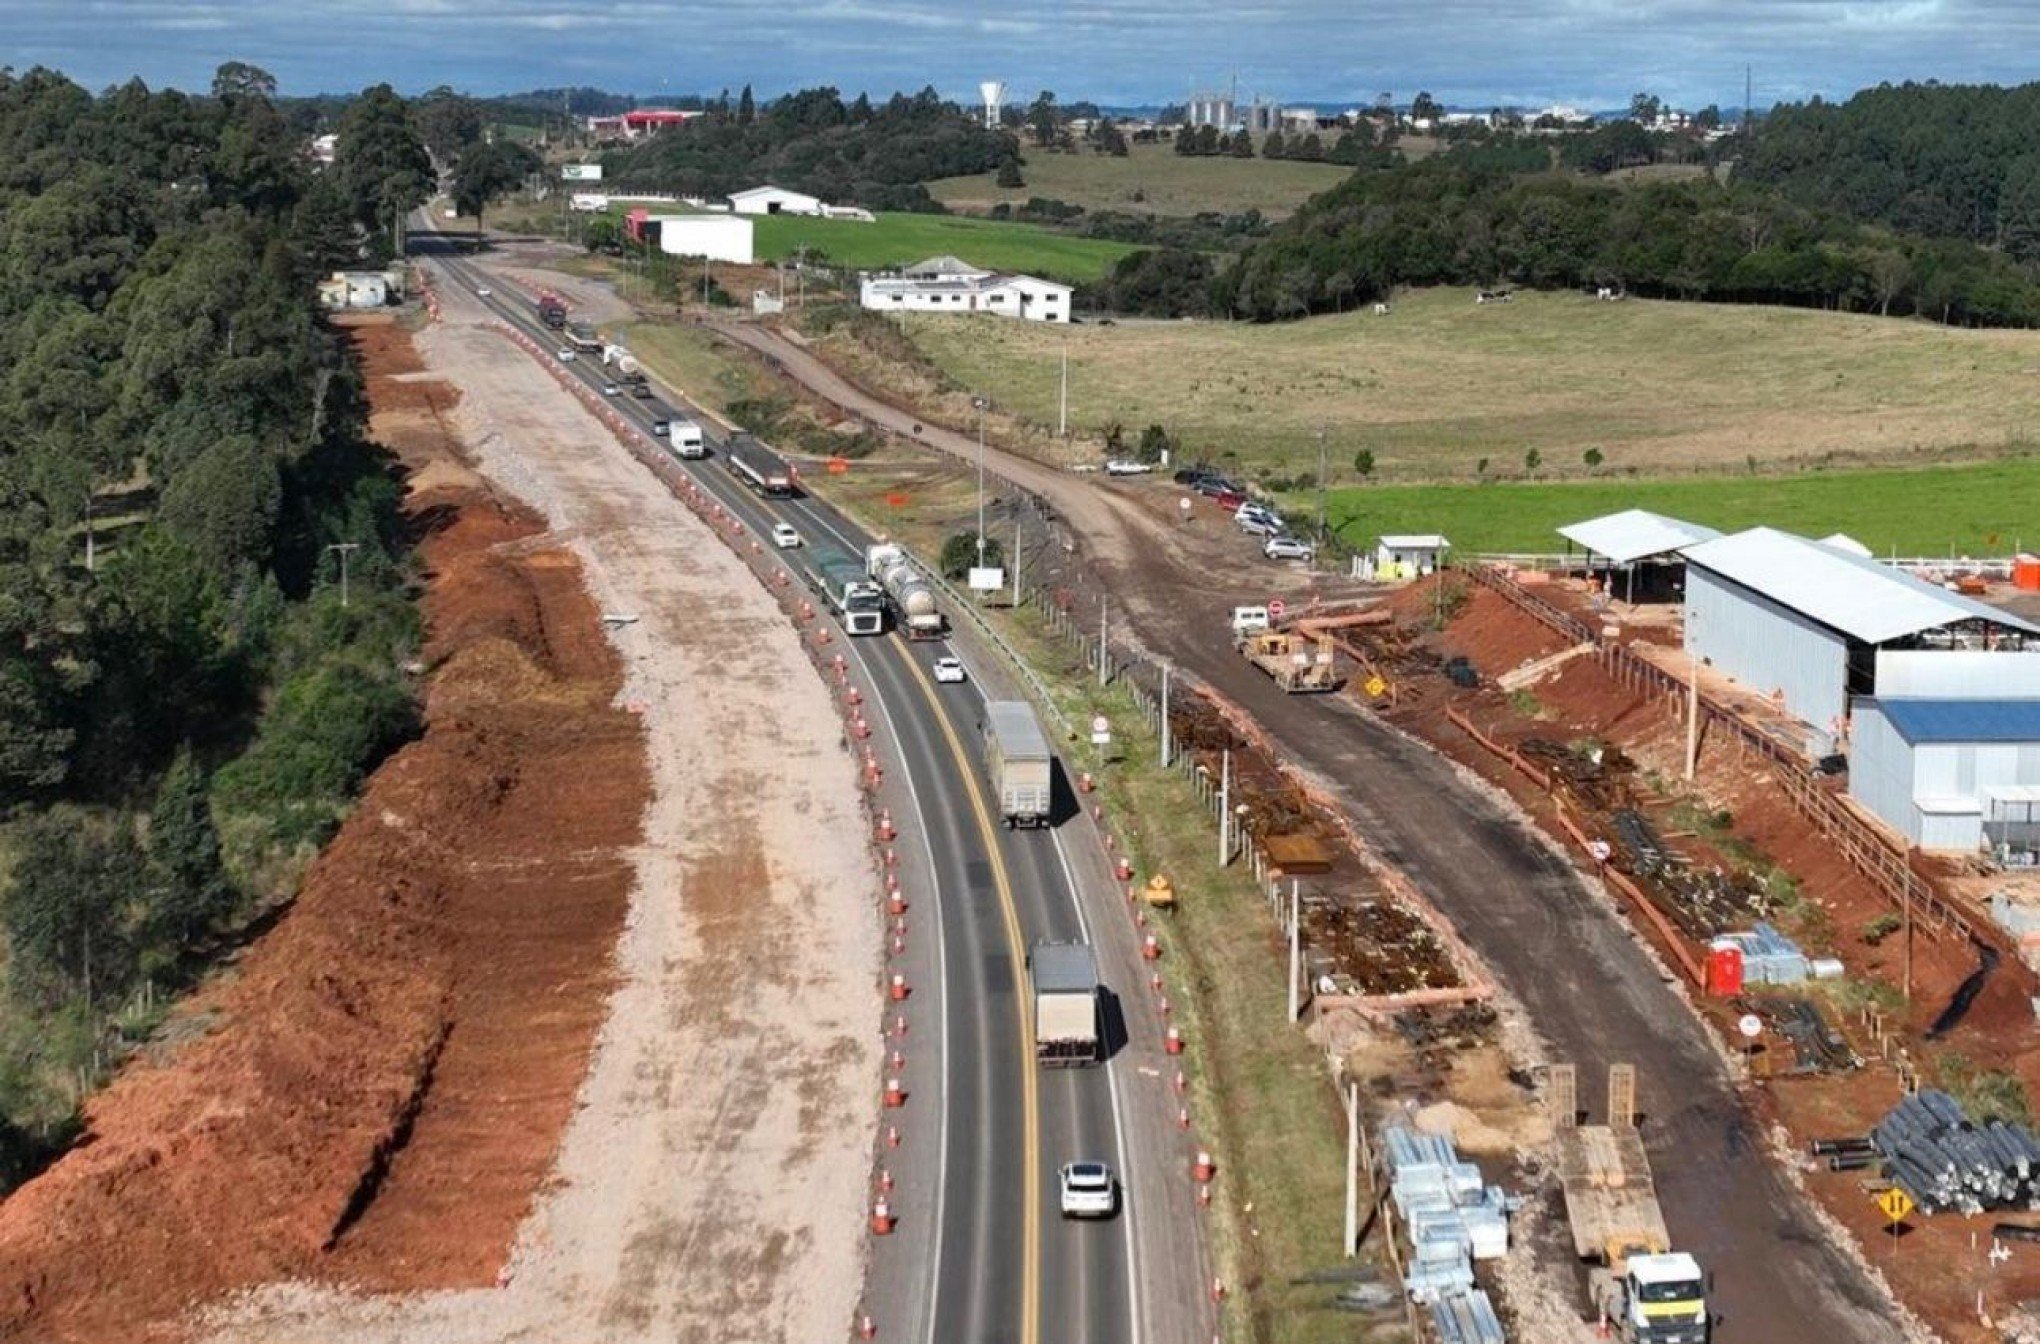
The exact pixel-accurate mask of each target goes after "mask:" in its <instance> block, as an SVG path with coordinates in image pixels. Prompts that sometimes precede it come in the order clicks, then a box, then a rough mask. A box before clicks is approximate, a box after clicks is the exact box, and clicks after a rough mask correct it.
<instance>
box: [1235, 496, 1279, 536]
mask: <svg viewBox="0 0 2040 1344" xmlns="http://www.w3.org/2000/svg"><path fill="white" fill-rule="evenodd" d="M1234 516H1235V517H1236V518H1237V519H1239V522H1240V526H1242V527H1244V526H1246V524H1247V520H1248V519H1252V520H1253V521H1255V522H1257V523H1266V524H1267V525H1268V530H1269V532H1270V533H1271V534H1273V533H1276V532H1282V531H1286V530H1287V524H1285V523H1284V522H1283V521H1282V515H1281V514H1279V513H1277V512H1275V510H1273V509H1271V508H1269V507H1268V506H1267V505H1266V504H1256V503H1255V502H1254V501H1253V500H1251V499H1250V500H1248V501H1247V502H1246V503H1244V504H1242V505H1240V507H1239V512H1238V513H1237V514H1235V515H1234Z"/></svg>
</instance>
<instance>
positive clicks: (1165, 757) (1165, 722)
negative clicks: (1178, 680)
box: [1162, 663, 1173, 770]
mask: <svg viewBox="0 0 2040 1344" xmlns="http://www.w3.org/2000/svg"><path fill="white" fill-rule="evenodd" d="M1171 745H1172V744H1171V743H1170V741H1169V665H1168V664H1167V663H1163V664H1162V769H1164V770H1166V769H1168V768H1169V757H1170V756H1171V755H1172V754H1173V753H1172V752H1171V751H1170V750H1169V748H1170V746H1171Z"/></svg>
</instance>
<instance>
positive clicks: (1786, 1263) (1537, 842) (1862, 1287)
mask: <svg viewBox="0 0 2040 1344" xmlns="http://www.w3.org/2000/svg"><path fill="white" fill-rule="evenodd" d="M713 325H714V327H715V329H716V330H717V331H719V332H721V333H722V334H724V335H726V336H727V337H729V338H730V339H731V340H733V341H736V342H738V343H740V344H743V345H745V346H747V347H749V348H751V349H754V350H757V351H759V352H760V353H762V354H765V355H768V356H770V357H771V358H772V359H773V360H775V361H777V365H778V368H779V370H780V371H781V372H782V373H784V374H785V375H786V376H788V377H790V378H792V379H794V380H795V381H797V382H799V383H800V384H802V386H803V387H804V388H805V389H806V390H807V391H808V392H810V393H811V394H813V395H816V396H819V397H821V398H823V399H825V400H828V401H831V402H834V403H835V404H837V405H839V406H841V407H842V408H843V409H844V410H845V411H848V412H850V413H852V414H855V415H858V416H861V417H863V418H864V419H866V420H868V421H870V422H871V423H873V424H875V425H879V426H883V427H885V428H887V429H890V430H892V431H893V432H894V433H897V434H900V435H902V436H904V437H907V438H910V439H912V440H914V441H916V442H919V443H922V444H925V445H927V446H928V447H930V448H934V449H937V450H940V451H944V452H948V453H950V454H952V455H954V456H957V457H959V458H961V459H963V460H964V461H966V462H974V461H975V460H976V457H977V451H978V449H977V443H976V440H975V439H973V438H971V437H970V436H967V435H964V434H961V433H957V432H954V431H951V430H947V429H943V428H941V427H939V426H936V425H933V424H928V423H926V422H924V421H920V420H919V419H918V417H917V416H916V415H914V414H913V413H912V412H910V411H906V410H902V409H900V408H897V407H894V406H891V405H889V404H887V403H885V402H882V401H880V400H879V399H877V398H876V397H873V396H871V395H870V394H868V393H866V392H865V391H864V390H862V389H860V388H858V387H856V386H853V385H852V384H851V383H849V382H848V381H847V380H845V379H844V378H842V377H841V376H840V375H838V374H837V373H836V372H835V371H834V370H832V369H830V368H828V367H827V366H826V365H825V364H823V363H822V361H821V360H819V359H818V358H816V357H815V356H814V355H813V354H811V353H810V352H809V351H808V350H806V349H805V348H803V347H801V346H798V345H796V344H794V343H793V342H790V341H788V340H786V339H785V338H784V337H782V336H780V335H778V334H777V333H775V332H772V331H770V330H768V329H765V328H761V327H758V326H755V325H752V324H748V323H740V322H728V321H723V322H717V323H715V324H713ZM988 461H991V462H993V463H994V469H995V470H996V471H997V472H998V473H999V474H1001V475H1003V476H1005V477H1006V478H1008V479H1010V480H1011V481H1013V482H1014V483H1016V484H1018V485H1020V486H1021V487H1023V488H1025V489H1028V490H1032V491H1034V492H1036V493H1038V494H1040V495H1042V496H1044V497H1045V498H1047V499H1048V500H1050V501H1051V503H1052V504H1053V505H1054V507H1055V508H1056V510H1057V511H1058V512H1060V513H1061V515H1062V516H1063V518H1064V520H1065V521H1066V522H1067V523H1068V525H1069V526H1070V528H1071V529H1072V530H1073V531H1074V532H1075V533H1076V534H1077V535H1078V536H1079V537H1080V538H1081V540H1082V544H1083V546H1084V547H1085V548H1086V549H1087V550H1089V551H1090V552H1091V553H1092V556H1093V563H1094V565H1095V566H1096V569H1097V570H1098V572H1099V578H1100V580H1101V587H1102V588H1104V589H1105V590H1107V591H1109V592H1110V593H1111V595H1112V598H1113V600H1114V602H1115V603H1116V604H1118V605H1119V606H1120V607H1121V609H1122V610H1123V611H1124V613H1125V616H1126V619H1127V620H1128V621H1130V623H1131V625H1132V627H1133V629H1134V630H1135V632H1136V633H1137V635H1138V637H1139V639H1140V640H1141V642H1143V643H1144V644H1145V645H1146V647H1147V648H1148V649H1149V650H1150V651H1151V652H1153V653H1154V654H1156V655H1158V656H1160V657H1163V658H1166V659H1169V660H1170V661H1172V662H1174V663H1175V664H1176V665H1177V666H1178V667H1182V668H1186V669H1188V670H1189V671H1191V672H1192V673H1194V674H1195V675H1196V676H1198V677H1199V678H1201V679H1203V680H1204V681H1205V682H1206V683H1208V684H1209V685H1211V686H1212V687H1213V688H1215V689H1216V690H1218V691H1219V692H1220V693H1221V694H1223V695H1225V696H1227V697H1229V698H1230V699H1232V700H1233V701H1234V702H1235V703H1236V704H1239V705H1241V706H1243V707H1244V708H1245V709H1247V710H1248V711H1249V712H1250V713H1252V714H1253V715H1254V716H1255V718H1256V719H1257V720H1258V721H1259V722H1260V723H1261V724H1262V726H1263V727H1264V728H1265V729H1266V730H1267V731H1268V732H1269V733H1270V735H1271V736H1272V737H1273V739H1274V740H1275V741H1276V742H1277V743H1278V744H1279V745H1280V746H1281V747H1282V749H1283V750H1284V751H1285V752H1287V753H1288V755H1289V759H1290V760H1291V762H1292V763H1293V764H1294V765H1295V766H1297V767H1298V768H1299V769H1301V770H1302V771H1304V772H1306V773H1307V774H1309V775H1310V776H1312V777H1313V780H1314V782H1315V783H1316V784H1317V785H1318V786H1319V787H1321V788H1323V789H1325V790H1326V792H1327V793H1328V794H1329V795H1330V796H1331V797H1332V798H1334V799H1335V800H1337V801H1338V802H1339V804H1340V805H1341V806H1342V808H1343V809H1344V810H1345V811H1346V813H1347V814H1348V815H1349V816H1350V817H1352V818H1353V820H1354V823H1355V825H1356V828H1357V830H1358V831H1359V833H1360V835H1361V836H1362V837H1363V838H1364V839H1365V840H1367V841H1368V842H1369V843H1370V844H1371V845H1373V846H1374V847H1375V848H1376V849H1377V850H1378V851H1379V852H1380V853H1381V854H1382V856H1383V857H1384V858H1385V859H1386V860H1387V861H1388V862H1390V863H1393V864H1395V865H1397V866H1399V867H1400V868H1402V869H1403V871H1404V872H1406V873H1407V874H1408V875H1409V876H1410V877H1411V878H1412V879H1414V880H1415V881H1416V882H1417V884H1418V885H1419V886H1420V887H1422V888H1423V890H1424V891H1425V892H1426V893H1427V894H1429V895H1430V897H1431V898H1432V900H1433V901H1434V903H1435V904H1436V905H1437V907H1438V908H1439V909H1440V910H1441V911H1443V912H1444V914H1445V915H1446V917H1447V918H1449V919H1450V920H1452V922H1453V924H1454V925H1455V926H1456V927H1457V928H1458V930H1459V931H1460V933H1461V934H1462V936H1463V937H1464V938H1465V939H1466V941H1467V943H1468V945H1469V946H1471V947H1472V948H1473V950H1474V951H1475V953H1476V954H1477V955H1479V956H1480V957H1481V958H1482V960H1483V961H1485V962H1486V964H1487V965H1488V967H1489V968H1490V969H1491V970H1492V972H1493V973H1494V976H1495V979H1496V981H1497V982H1498V983H1499V984H1500V985H1501V986H1502V988H1503V989H1504V990H1505V991H1506V992H1507V993H1509V994H1510V995H1512V996H1513V997H1514V998H1515V999H1516V1000H1517V1001H1518V1002H1519V1003H1520V1004H1521V1005H1522V1007H1523V1008H1524V1010H1525V1011H1526V1013H1527V1014H1528V1016H1529V1019H1530V1022H1531V1024H1532V1026H1533V1028H1534V1030H1535V1031H1536V1033H1537V1034H1538V1036H1539V1037H1540V1038H1541V1039H1542V1040H1543V1042H1544V1043H1545V1045H1546V1047H1547V1048H1548V1050H1549V1054H1550V1058H1552V1059H1553V1060H1571V1061H1574V1062H1576V1063H1578V1064H1579V1065H1580V1067H1581V1071H1582V1076H1583V1077H1585V1078H1588V1079H1593V1078H1596V1077H1598V1076H1599V1074H1600V1071H1601V1069H1602V1068H1603V1067H1604V1066H1605V1065H1606V1064H1608V1063H1610V1062H1615V1061H1621V1060H1628V1061H1632V1062H1634V1063H1635V1064H1636V1066H1637V1070H1638V1092H1639V1100H1640V1107H1641V1109H1642V1110H1643V1111H1644V1112H1645V1116H1644V1125H1645V1133H1646V1137H1647V1140H1648V1142H1649V1146H1650V1148H1651V1152H1652V1157H1653V1160H1654V1162H1655V1163H1656V1166H1657V1173H1658V1183H1659V1187H1660V1189H1661V1190H1662V1192H1663V1194H1664V1197H1665V1204H1666V1210H1667V1217H1668V1220H1669V1222H1670V1224H1671V1228H1672V1233H1673V1238H1674V1240H1675V1242H1676V1243H1677V1244H1679V1245H1680V1246H1681V1247H1682V1248H1685V1249H1689V1250H1691V1251H1693V1252H1694V1253H1695V1254H1697V1255H1698V1256H1700V1258H1701V1260H1702V1261H1703V1263H1705V1264H1706V1265H1707V1266H1708V1267H1709V1268H1710V1269H1712V1270H1713V1271H1715V1274H1716V1280H1715V1285H1716V1292H1715V1300H1716V1304H1717V1310H1718V1311H1719V1312H1720V1313H1721V1314H1722V1317H1723V1323H1722V1328H1721V1330H1720V1332H1719V1333H1718V1335H1717V1338H1718V1339H1719V1340H1720V1341H1721V1344H1769V1342H1770V1341H1773V1340H1783V1339H1827V1340H1834V1341H1844V1340H1846V1341H1851V1344H1857V1342H1859V1341H1860V1342H1861V1344H1895V1342H1896V1341H1899V1340H1902V1339H1904V1338H1906V1336H1905V1334H1904V1332H1902V1331H1901V1330H1900V1329H1899V1327H1897V1326H1896V1325H1894V1324H1892V1321H1893V1318H1894V1316H1895V1315H1896V1311H1895V1309H1894V1307H1893V1305H1892V1303H1891V1301H1890V1298H1889V1295H1888V1293H1886V1292H1885V1290H1884V1288H1883V1285H1882V1284H1881V1283H1879V1282H1877V1281H1875V1280H1874V1279H1873V1278H1872V1277H1871V1275H1870V1274H1869V1273H1867V1272H1866V1271H1865V1270H1864V1269H1863V1268H1862V1267H1861V1265H1860V1263H1859V1262H1857V1261H1856V1260H1855V1259H1853V1258H1852V1257H1851V1256H1850V1255H1848V1254H1847V1253H1845V1252H1844V1251H1842V1250H1841V1249H1839V1248H1838V1247H1837V1246H1836V1245H1835V1244H1834V1242H1833V1241H1832V1239H1831V1238H1830V1236H1829V1235H1828V1234H1827V1233H1826V1232H1825V1231H1824V1229H1823V1228H1822V1227H1821V1225H1820V1224H1819V1223H1818V1222H1817V1221H1816V1219H1815V1218H1814V1216H1813V1215H1812V1213H1811V1212H1810V1210H1809V1208H1808V1206H1807V1203H1806V1200H1805V1198H1804V1197H1803V1196H1802V1195H1801V1194H1800V1193H1799V1192H1798V1191H1797V1190H1796V1189H1794V1188H1793V1186H1792V1185H1791V1183H1790V1182H1789V1180H1788V1179H1787V1177H1786V1175H1785V1173H1784V1172H1783V1171H1782V1170H1781V1169H1780V1168H1779V1166H1778V1165H1777V1163H1776V1162H1775V1161H1773V1160H1771V1159H1770V1158H1769V1157H1768V1156H1766V1148H1767V1145H1766V1142H1765V1136H1764V1134H1763V1133H1762V1130H1761V1127H1760V1125H1759V1123H1758V1122H1757V1120H1756V1119H1755V1117H1754V1116H1753V1114H1752V1113H1751V1111H1750V1109H1749V1107H1748V1106H1747V1105H1746V1104H1745V1102H1744V1100H1743V1098H1742V1097H1741V1096H1740V1095H1739V1094H1738V1092H1737V1090H1736V1086H1735V1082H1734V1080H1733V1079H1732V1078H1731V1076H1730V1074H1729V1071H1728V1069H1727V1066H1726V1065H1725V1063H1724V1062H1723V1059H1722V1056H1721V1054H1720V1052H1719V1050H1718V1049H1717V1048H1716V1046H1715V1044H1714V1042H1713V1041H1712V1040H1711V1039H1710V1038H1709V1037H1708V1036H1707V1034H1706V1032H1705V1030H1704V1028H1703V1027H1702V1026H1701V1025H1700V1023H1699V1022H1698V1021H1697V1020H1696V1019H1695V1017H1694V1016H1693V1014H1692V1012H1691V1011H1690V1009H1689V1008H1688V1006H1687V1005H1686V1003H1685V1002H1684V1001H1683V1000H1682V998H1681V996H1680V993H1679V991H1678V990H1677V989H1676V988H1675V987H1674V986H1673V985H1671V984H1670V983H1668V982H1667V981H1666V980H1665V979H1664V978H1663V977H1662V976H1661V975H1660V974H1659V973H1658V971H1657V970H1656V969H1655V967H1654V965H1653V963H1652V962H1651V961H1650V960H1649V959H1648V958H1647V957H1646V956H1645V955H1644V954H1643V953H1642V951H1641V950H1640V949H1639V948H1638V946H1637V944H1636V941H1635V939H1634V937H1633V936H1632V935H1631V933H1630V931H1629V929H1628V927H1627V925H1626V924H1624V922H1623V921H1622V920H1621V918H1620V917H1619V916H1618V915H1617V914H1616V912H1615V910H1614V907H1613V906H1612V905H1611V903H1610V902H1609V901H1608V899H1607V898H1606V896H1605V895H1604V894H1602V893H1600V892H1598V891H1595V890H1593V889H1592V888H1590V887H1589V885H1588V883H1587V880H1586V879H1585V878H1584V877H1583V876H1582V875H1581V874H1580V873H1579V872H1578V871H1577V870H1576V869H1575V868H1573V866H1572V865H1571V864H1570V863H1569V862H1568V861H1567V860H1566V859H1564V858H1563V857H1561V856H1560V855H1558V854H1557V853H1555V852H1554V851H1553V850H1552V848H1551V847H1550V846H1549V845H1547V844H1546V843H1545V842H1544V841H1543V840H1542V838H1541V837H1539V836H1538V835H1537V834H1536V833H1535V832H1534V831H1532V830H1531V829H1530V828H1529V826H1528V825H1527V824H1526V823H1525V822H1524V821H1523V819H1522V818H1521V816H1520V814H1519V813H1518V812H1517V811H1516V810H1515V809H1514V808H1513V806H1511V805H1510V804H1509V803H1508V802H1507V801H1506V799H1504V798H1501V797H1499V796H1498V795H1497V794H1495V793H1494V792H1492V791H1491V790H1488V789H1487V788H1485V787H1484V786H1482V785H1480V784H1479V783H1478V781H1477V780H1475V779H1474V777H1473V776H1472V775H1471V774H1470V773H1469V772H1465V771H1462V770H1461V769H1460V768H1459V767H1457V766H1455V765H1453V764H1452V763H1451V762H1450V761H1448V760H1446V759H1445V758H1444V757H1442V756H1440V755H1438V754H1437V753H1435V752H1433V751H1431V750H1430V749H1429V748H1427V747H1425V746H1422V745H1421V744H1419V743H1417V742H1415V741H1413V740H1412V739H1410V738H1407V737H1405V736H1403V735H1402V734H1400V733H1398V732H1397V731H1395V730H1394V729H1392V728H1390V727H1389V726H1387V725H1386V724H1384V723H1383V722H1381V721H1380V720H1379V719H1377V718H1375V717H1374V716H1372V715H1369V714H1366V713H1364V712H1362V711H1360V710H1358V709H1357V708H1355V707H1353V706H1351V705H1350V704H1348V703H1346V702H1344V701H1343V700H1341V699H1332V698H1326V697H1291V696H1286V695H1283V694H1282V693H1281V692H1279V691H1277V690H1276V689H1275V688H1274V687H1273V685H1272V684H1271V683H1270V682H1269V681H1268V680H1267V679H1266V678H1265V677H1263V676H1262V675H1261V674H1260V673H1259V672H1257V671H1255V670H1254V669H1252V668H1250V667H1249V666H1248V665H1246V664H1245V663H1244V662H1243V660H1241V659H1240V658H1239V657H1238V656H1237V655H1235V654H1234V653H1233V651H1232V649H1231V648H1230V646H1229V645H1228V644H1227V642H1226V640H1225V639H1224V637H1223V632H1222V622H1223V613H1224V611H1225V609H1226V607H1227V606H1229V605H1231V604H1232V603H1234V602H1246V601H1256V600H1260V599H1261V598H1263V597H1265V596H1266V595H1267V593H1268V591H1269V582H1270V581H1269V580H1268V579H1267V578H1266V577H1257V576H1256V572H1257V570H1258V567H1255V566H1251V565H1243V564H1242V560H1241V556H1242V550H1241V548H1240V547H1239V545H1238V543H1237V540H1236V539H1231V541H1232V544H1231V546H1230V547H1229V548H1225V547H1214V546H1213V544H1212V542H1211V540H1210V534H1209V533H1207V532H1203V531H1201V530H1200V529H1196V528H1179V527H1173V526H1170V525H1168V524H1166V523H1164V522H1163V521H1161V519H1162V515H1163V514H1164V513H1165V512H1166V509H1167V500H1166V499H1163V498H1159V497H1160V496H1172V495H1174V494H1175V493H1177V492H1175V491H1171V490H1167V489H1165V488H1164V487H1162V486H1161V485H1160V484H1159V483H1156V482H1141V483H1139V484H1136V485H1119V484H1111V483H1106V482H1102V481H1098V480H1097V479H1096V478H1092V479H1089V480H1087V479H1084V478H1080V477H1076V476H1072V475H1070V474H1068V473H1065V472H1061V471H1056V470H1054V469H1052V468H1047V467H1044V466H1041V465H1040V464H1038V463H1034V462H1029V461H1027V460H1025V459H1020V458H1015V457H1011V456H1008V455H1005V454H1001V453H997V452H996V451H993V452H992V453H991V454H989V455H988ZM1144 496H1145V497H1146V498H1145V500H1144V498H1143V497H1144ZM1233 575H1238V576H1239V577H1238V578H1233V577H1231V576H1233ZM1186 614H1187V616H1186ZM1587 1087H1588V1092H1589V1095H1592V1092H1593V1087H1594V1084H1592V1083H1591V1082H1590V1083H1588V1084H1587Z"/></svg>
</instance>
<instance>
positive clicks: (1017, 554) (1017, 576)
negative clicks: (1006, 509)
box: [1013, 509, 1023, 611]
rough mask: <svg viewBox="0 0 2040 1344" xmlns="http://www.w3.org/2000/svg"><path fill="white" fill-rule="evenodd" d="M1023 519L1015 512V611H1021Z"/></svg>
mask: <svg viewBox="0 0 2040 1344" xmlns="http://www.w3.org/2000/svg"><path fill="white" fill-rule="evenodd" d="M1022 521H1023V519H1022V517H1021V514H1020V511H1019V510H1018V509H1015V510H1013V610H1015V611H1018V610H1020V525H1021V523H1022Z"/></svg>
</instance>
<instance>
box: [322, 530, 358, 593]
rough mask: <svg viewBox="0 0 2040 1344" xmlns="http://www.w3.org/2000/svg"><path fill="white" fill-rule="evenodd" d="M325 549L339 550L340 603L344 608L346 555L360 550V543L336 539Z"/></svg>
mask: <svg viewBox="0 0 2040 1344" xmlns="http://www.w3.org/2000/svg"><path fill="white" fill-rule="evenodd" d="M326 549H327V550H329V551H338V552H340V605H341V606H342V607H343V608H344V607H345V606H346V605H347V557H349V556H351V555H353V554H354V553H355V552H356V551H358V550H360V549H361V543H360V542H358V541H336V542H334V543H333V544H332V545H330V546H328V547H327V548H326Z"/></svg>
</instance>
